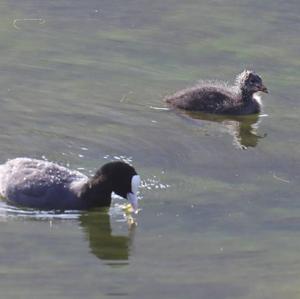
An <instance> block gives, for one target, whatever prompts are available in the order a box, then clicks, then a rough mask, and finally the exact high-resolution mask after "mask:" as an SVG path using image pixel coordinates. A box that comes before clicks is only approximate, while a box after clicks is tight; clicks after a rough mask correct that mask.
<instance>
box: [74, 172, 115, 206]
mask: <svg viewBox="0 0 300 299" xmlns="http://www.w3.org/2000/svg"><path fill="white" fill-rule="evenodd" d="M111 193H112V186H111V184H110V183H109V181H107V180H105V181H102V180H101V178H99V177H98V178H91V179H89V180H88V181H87V183H85V184H84V186H83V188H82V191H81V194H80V199H82V200H84V201H86V202H87V204H88V205H89V206H90V207H109V206H110V204H111Z"/></svg>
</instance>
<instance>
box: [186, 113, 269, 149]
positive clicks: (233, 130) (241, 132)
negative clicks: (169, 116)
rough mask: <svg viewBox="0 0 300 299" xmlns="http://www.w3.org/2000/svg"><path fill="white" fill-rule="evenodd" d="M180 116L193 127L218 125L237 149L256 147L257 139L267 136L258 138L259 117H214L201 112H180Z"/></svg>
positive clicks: (263, 136)
mask: <svg viewBox="0 0 300 299" xmlns="http://www.w3.org/2000/svg"><path fill="white" fill-rule="evenodd" d="M180 116H182V117H184V118H185V119H187V120H188V121H190V122H192V123H194V124H195V125H198V126H199V125H200V126H201V125H202V121H210V122H215V123H220V124H221V125H222V126H223V128H225V129H226V131H227V132H228V133H229V134H230V135H231V136H232V137H233V145H234V146H236V147H237V148H239V149H247V148H249V147H256V146H257V144H258V142H259V139H261V138H265V137H266V136H267V134H264V135H262V136H260V135H259V134H258V133H257V130H258V126H259V123H260V116H259V115H257V114H255V115H247V116H231V115H216V114H207V113H202V112H190V111H180Z"/></svg>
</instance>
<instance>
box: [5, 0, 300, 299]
mask: <svg viewBox="0 0 300 299" xmlns="http://www.w3.org/2000/svg"><path fill="white" fill-rule="evenodd" d="M299 15H300V3H299V2H298V1H295V0H287V1H282V0H275V1H274V0H272V1H271V0H265V1H258V0H253V1H246V0H242V1H234V0H224V1H219V0H214V1H208V0H203V1H196V0H188V1H178V0H172V1H171V0H166V1H157V0H154V1H146V0H141V1H133V0H123V1H119V0H109V1H106V0H105V1H95V0H94V1H93V0H88V1H78V0H77V1H75V0H72V1H71V0H62V1H49V0H48V1H41V0H37V1H33V0H28V1H20V0H12V1H1V2H0V102H1V109H0V155H1V161H3V162H4V161H5V160H6V159H9V158H14V157H17V156H26V157H34V158H42V157H45V158H47V159H49V160H52V161H56V162H59V163H61V164H63V165H67V166H69V167H70V168H72V169H79V170H81V171H82V172H84V173H86V174H91V173H93V172H94V171H95V170H96V169H97V168H98V167H99V166H100V165H102V164H104V163H105V162H107V161H108V160H114V159H120V158H121V159H125V160H128V161H131V162H132V163H133V164H134V166H135V167H136V169H137V170H138V172H139V174H140V175H141V176H142V178H143V187H142V189H141V203H140V206H141V208H142V211H141V212H140V213H139V214H138V215H137V217H136V218H137V219H136V220H137V223H138V224H137V226H128V224H127V223H126V219H125V217H124V215H123V213H122V211H121V209H120V208H119V207H118V204H120V203H123V201H122V200H120V199H115V201H114V205H113V207H112V209H111V210H110V211H92V212H87V213H83V214H78V213H76V212H70V213H67V214H62V215H61V214H59V215H56V214H51V213H50V214H47V213H40V212H34V211H21V210H18V209H13V208H11V207H8V206H6V204H5V203H2V204H1V205H0V236H1V242H0V290H1V296H2V297H3V298H6V299H10V298H24V299H27V298H30V299H32V298H43V299H44V298H46V299H47V298H72V299H73V298H112V297H117V298H120V297H125V298H139V299H140V298H149V299H150V298H151V299H152V298H172V299H173V298H197V299H198V298H212V299H224V298H230V299H233V298H243V299H250V298H251V299H253V298H257V299H262V298H264V299H265V298H266V299H277V298H278V299H281V298H291V299H294V298H299V296H300V286H299V280H300V255H299V252H300V201H299V196H298V194H299V185H298V182H299V177H300V163H299V160H300V159H299V157H300V142H299V140H300V138H299V137H300V133H299V131H300V130H299V127H300V118H299V114H300V106H299V77H300V68H299V66H300V63H299V52H300V44H299V25H300V17H299ZM244 68H250V69H255V71H256V72H257V73H259V74H260V75H261V76H262V78H263V80H264V83H265V85H266V86H267V87H268V89H269V90H270V94H269V95H267V96H264V98H263V102H264V111H263V114H264V115H263V116H262V117H259V118H255V117H253V116H249V117H244V118H222V117H211V116H207V115H201V114H197V115H186V114H182V113H174V112H173V111H166V110H163V109H156V108H164V104H163V102H162V98H163V96H164V95H166V94H168V93H172V92H174V91H176V90H178V89H180V88H184V87H186V86H188V85H191V84H194V83H195V82H196V81H197V80H199V79H200V78H202V79H205V78H207V79H219V80H225V81H230V82H233V80H234V77H235V75H237V74H238V73H239V72H240V71H242V70H243V69H244Z"/></svg>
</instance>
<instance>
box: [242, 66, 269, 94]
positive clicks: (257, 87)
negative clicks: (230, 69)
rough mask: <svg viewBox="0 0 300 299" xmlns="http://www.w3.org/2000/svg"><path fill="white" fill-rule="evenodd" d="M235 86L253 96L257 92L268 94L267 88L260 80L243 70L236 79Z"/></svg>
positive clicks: (258, 77)
mask: <svg viewBox="0 0 300 299" xmlns="http://www.w3.org/2000/svg"><path fill="white" fill-rule="evenodd" d="M236 84H237V85H238V86H240V88H241V89H242V90H243V91H246V92H247V93H250V94H253V93H255V92H258V91H262V92H264V93H268V89H267V87H266V86H265V85H264V84H263V82H262V79H261V77H260V76H259V75H257V74H256V73H255V72H253V71H248V70H245V71H243V72H242V73H241V74H239V75H238V76H237V78H236Z"/></svg>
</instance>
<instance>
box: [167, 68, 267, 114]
mask: <svg viewBox="0 0 300 299" xmlns="http://www.w3.org/2000/svg"><path fill="white" fill-rule="evenodd" d="M258 91H261V92H265V93H268V90H267V88H266V87H265V85H264V84H263V82H262V79H261V78H260V76H258V75H257V74H256V73H255V72H253V71H248V70H245V71H243V72H242V73H241V74H239V75H238V76H237V78H236V81H235V84H234V85H232V86H228V85H227V84H225V83H223V82H209V81H203V82H200V83H198V84H197V85H196V86H194V87H191V88H187V89H184V90H181V91H178V92H176V93H175V94H174V95H171V96H167V97H166V98H165V101H166V102H167V103H168V104H169V105H170V106H171V107H174V108H179V109H184V110H188V111H202V112H207V113H215V114H230V115H245V114H255V113H259V112H260V110H261V107H260V106H261V105H260V102H259V99H258V98H257V97H255V96H254V93H256V92H258Z"/></svg>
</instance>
